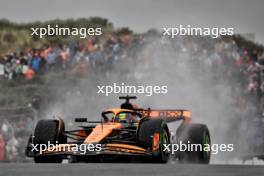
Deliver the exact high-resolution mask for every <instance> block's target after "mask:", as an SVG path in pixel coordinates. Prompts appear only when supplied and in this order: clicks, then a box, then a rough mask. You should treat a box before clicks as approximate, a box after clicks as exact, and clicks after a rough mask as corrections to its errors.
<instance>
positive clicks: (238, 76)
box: [0, 34, 264, 161]
mask: <svg viewBox="0 0 264 176" xmlns="http://www.w3.org/2000/svg"><path fill="white" fill-rule="evenodd" d="M153 35H154V36H153ZM153 37H154V38H155V40H154V41H155V42H154V43H153ZM146 46H147V47H146ZM166 46H170V48H171V50H172V51H173V52H175V55H172V56H171V55H170V56H169V57H175V62H178V59H177V58H182V57H179V56H183V55H186V54H187V56H188V59H189V60H190V61H191V64H193V65H201V64H202V65H204V66H205V67H208V68H210V69H211V70H214V73H215V76H219V75H221V76H219V77H221V78H226V79H227V80H228V81H234V82H235V84H234V85H236V86H234V92H236V93H234V97H233V98H234V99H235V101H234V104H236V106H238V107H239V108H240V109H241V110H244V109H245V108H247V109H250V110H249V111H248V112H250V113H251V114H252V113H253V114H256V117H258V118H263V115H264V52H263V50H257V49H251V50H249V49H247V48H246V47H244V46H239V47H238V45H237V44H236V42H235V41H234V40H233V39H227V40H222V39H208V38H202V37H182V38H177V39H173V40H169V39H166V38H162V37H160V35H157V34H148V35H137V36H134V35H131V34H128V35H124V36H121V37H120V36H115V35H107V36H105V38H103V39H100V40H98V39H92V38H89V39H87V40H85V41H81V42H69V43H67V44H56V43H50V44H45V45H43V46H42V47H40V48H23V49H22V50H20V51H7V52H6V53H4V54H2V55H0V81H8V80H16V79H24V80H28V81H30V80H34V79H35V77H37V76H45V75H48V74H49V73H50V72H53V73H54V72H55V73H56V72H65V73H66V74H69V75H72V76H79V75H87V76H89V72H92V71H93V70H98V69H99V70H103V71H104V72H106V70H111V69H114V66H115V64H118V63H119V62H125V63H127V64H131V63H132V64H143V65H145V66H146V67H149V66H150V65H151V64H152V59H153V58H155V57H157V55H156V52H157V50H160V49H161V48H162V47H166ZM138 53H140V54H142V53H143V54H144V57H142V55H140V56H139V54H138ZM163 54H166V53H163ZM159 58H160V57H159ZM160 59H161V58H160ZM216 79H217V78H216ZM29 121H30V119H27V120H26V121H21V122H20V123H19V125H20V126H23V128H25V129H27V130H28V131H30V130H31V128H32V126H30V125H29V124H31V125H32V123H33V122H32V121H31V122H29ZM9 128H11V129H13V131H17V130H18V129H20V128H19V127H17V125H16V126H15V125H12V124H10V123H9V122H7V121H3V122H2V124H1V123H0V134H1V136H0V150H5V151H6V154H5V156H7V155H9V156H14V155H19V153H21V152H18V151H19V149H18V148H19V147H18V143H19V140H21V139H20V138H19V137H17V136H15V134H17V133H15V132H13V133H12V134H13V136H10V129H9ZM1 141H2V142H1ZM3 143H4V144H6V145H5V146H3V145H2V146H1V144H3ZM11 144H12V145H11ZM16 145H17V146H16ZM7 153H8V154H7ZM10 153H15V154H10ZM1 157H2V158H3V157H4V156H1V152H0V160H1ZM15 158H16V157H15V156H14V157H13V158H12V157H11V158H8V159H7V160H9V161H16V159H15Z"/></svg>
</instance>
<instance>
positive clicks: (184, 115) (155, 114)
mask: <svg viewBox="0 0 264 176" xmlns="http://www.w3.org/2000/svg"><path fill="white" fill-rule="evenodd" d="M139 112H140V113H141V114H142V117H152V118H163V119H165V121H166V122H175V121H178V120H184V121H185V122H190V121H191V112H190V111H189V110H184V109H140V110H139Z"/></svg>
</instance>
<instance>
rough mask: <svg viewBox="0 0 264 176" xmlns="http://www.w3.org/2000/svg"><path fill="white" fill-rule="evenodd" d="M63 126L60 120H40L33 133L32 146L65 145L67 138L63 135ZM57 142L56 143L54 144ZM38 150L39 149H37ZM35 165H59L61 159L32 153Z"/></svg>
mask: <svg viewBox="0 0 264 176" xmlns="http://www.w3.org/2000/svg"><path fill="white" fill-rule="evenodd" d="M64 130H65V125H64V123H63V121H62V120H60V121H59V120H40V121H39V122H38V123H37V125H36V128H35V132H34V139H33V144H34V145H37V144H38V145H40V144H46V145H48V142H49V143H50V144H62V143H67V138H66V137H65V136H64V135H63V133H64ZM56 141H57V143H56ZM38 149H39V148H38ZM33 157H34V161H35V163H61V162H62V157H60V156H47V155H39V153H38V152H36V151H35V152H34V156H33Z"/></svg>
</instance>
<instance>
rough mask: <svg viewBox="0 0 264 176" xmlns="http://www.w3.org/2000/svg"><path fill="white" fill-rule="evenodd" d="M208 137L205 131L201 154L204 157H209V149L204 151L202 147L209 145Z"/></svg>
mask: <svg viewBox="0 0 264 176" xmlns="http://www.w3.org/2000/svg"><path fill="white" fill-rule="evenodd" d="M210 143H211V142H210V137H209V135H208V134H207V133H205V134H204V137H203V156H204V157H205V158H208V157H210V149H209V150H208V151H205V150H204V148H205V147H208V146H210Z"/></svg>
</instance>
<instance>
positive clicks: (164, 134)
mask: <svg viewBox="0 0 264 176" xmlns="http://www.w3.org/2000/svg"><path fill="white" fill-rule="evenodd" d="M168 142H169V139H168V134H167V132H166V131H165V130H162V133H161V134H160V149H161V155H162V158H163V159H166V158H167V157H168V155H169V153H168V152H166V151H164V144H168Z"/></svg>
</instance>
